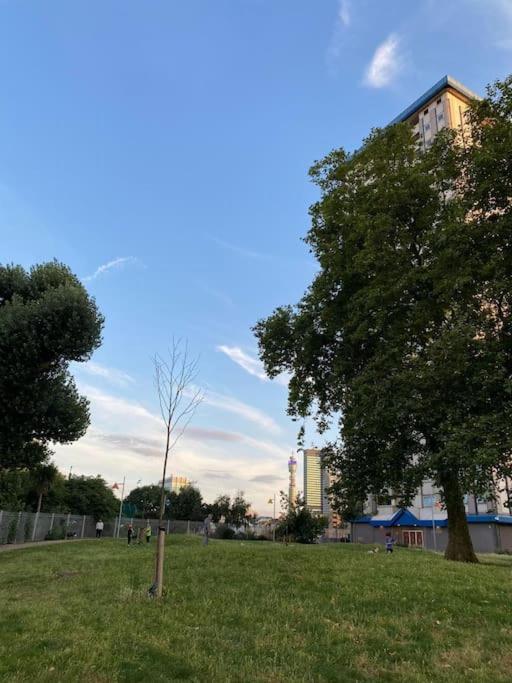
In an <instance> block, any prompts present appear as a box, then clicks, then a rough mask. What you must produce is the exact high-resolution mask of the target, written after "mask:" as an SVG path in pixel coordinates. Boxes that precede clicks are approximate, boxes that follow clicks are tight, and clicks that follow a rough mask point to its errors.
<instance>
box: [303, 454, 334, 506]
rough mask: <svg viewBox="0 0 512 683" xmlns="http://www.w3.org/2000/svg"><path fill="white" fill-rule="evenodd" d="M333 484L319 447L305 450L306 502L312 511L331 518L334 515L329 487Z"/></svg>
mask: <svg viewBox="0 0 512 683" xmlns="http://www.w3.org/2000/svg"><path fill="white" fill-rule="evenodd" d="M330 485H331V477H330V473H329V470H328V469H327V467H325V466H324V464H323V462H322V451H321V450H320V449H319V448H306V449H305V450H304V502H305V504H306V507H307V508H308V509H309V510H311V512H318V513H321V514H322V515H325V516H326V517H328V518H329V519H330V518H331V516H332V510H331V505H330V502H329V496H328V494H327V489H328V488H329V486H330Z"/></svg>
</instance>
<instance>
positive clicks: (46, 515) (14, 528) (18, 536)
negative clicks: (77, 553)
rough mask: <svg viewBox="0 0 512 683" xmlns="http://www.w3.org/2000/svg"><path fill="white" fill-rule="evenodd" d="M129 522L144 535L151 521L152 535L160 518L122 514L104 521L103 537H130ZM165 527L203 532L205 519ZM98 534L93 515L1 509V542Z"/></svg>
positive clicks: (171, 530) (174, 522)
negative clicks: (119, 517)
mask: <svg viewBox="0 0 512 683" xmlns="http://www.w3.org/2000/svg"><path fill="white" fill-rule="evenodd" d="M129 524H132V525H133V528H134V536H135V537H137V536H138V535H140V536H142V533H143V532H144V533H145V530H146V529H147V526H148V524H149V526H150V527H151V534H152V535H154V536H156V534H157V533H158V520H157V519H149V520H144V519H135V518H130V517H122V518H121V519H120V520H119V519H115V520H109V521H105V522H104V525H103V532H102V536H105V537H107V538H116V537H124V536H127V533H128V525H129ZM164 526H165V529H166V532H167V533H168V534H200V533H202V531H203V523H202V522H188V521H179V520H164ZM95 536H96V521H95V519H94V517H92V516H90V515H71V514H61V513H57V512H55V513H53V512H39V513H37V512H10V511H8V510H0V545H2V544H6V543H31V542H33V541H48V540H61V539H66V538H94V537H95Z"/></svg>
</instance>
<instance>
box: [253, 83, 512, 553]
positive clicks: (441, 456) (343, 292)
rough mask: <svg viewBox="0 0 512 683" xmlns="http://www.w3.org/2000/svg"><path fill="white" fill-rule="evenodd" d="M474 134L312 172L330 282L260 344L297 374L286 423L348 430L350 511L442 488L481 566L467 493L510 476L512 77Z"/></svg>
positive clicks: (400, 145) (485, 107) (343, 473)
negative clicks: (381, 498) (427, 487)
mask: <svg viewBox="0 0 512 683" xmlns="http://www.w3.org/2000/svg"><path fill="white" fill-rule="evenodd" d="M468 126H469V127H470V129H471V130H470V131H466V135H465V137H464V140H460V139H456V135H455V134H454V133H449V132H446V133H444V134H440V135H438V136H437V138H436V139H435V141H434V144H433V145H432V147H430V148H429V149H428V150H426V151H422V150H420V149H419V148H418V145H417V142H416V140H415V139H414V137H413V132H412V130H411V128H410V127H409V126H408V125H407V124H399V125H396V126H393V127H389V128H387V129H385V130H378V131H374V132H373V133H372V134H371V135H370V137H369V138H368V139H367V140H366V141H365V143H364V145H363V147H362V148H361V149H360V150H358V151H357V152H356V153H354V154H348V153H347V152H345V151H344V150H336V151H334V152H332V153H331V154H330V155H328V156H327V157H326V158H325V159H324V160H323V161H321V162H319V163H317V164H315V166H314V167H313V168H312V171H311V174H312V177H313V180H314V181H315V182H316V183H317V185H318V186H319V188H320V191H321V197H320V199H319V201H318V202H317V203H315V204H314V205H313V206H312V207H311V219H312V226H311V229H310V231H309V233H308V236H307V243H308V244H309V246H310V248H311V250H312V252H313V254H314V255H315V256H316V258H317V259H318V263H319V272H318V274H317V276H316V277H315V279H314V281H313V283H312V284H311V286H310V287H309V289H308V291H307V293H306V294H305V295H304V297H303V299H302V300H301V301H300V303H299V304H298V305H297V306H295V307H291V306H287V307H282V308H278V309H277V310H276V311H275V312H274V313H273V315H271V316H270V317H269V318H267V319H266V320H262V321H260V322H259V323H258V324H257V326H256V328H255V332H256V336H257V338H258V341H259V346H260V355H261V358H262V360H263V362H264V364H265V367H266V370H267V372H268V374H269V375H270V376H271V377H273V376H276V375H277V374H279V373H280V372H283V371H287V372H289V373H290V374H291V380H290V384H289V412H290V414H291V415H292V416H294V417H297V418H303V417H305V416H308V415H314V417H315V419H316V421H317V424H318V427H319V428H320V430H323V429H325V428H326V426H327V425H328V424H330V423H331V422H332V420H333V419H335V420H336V421H337V422H338V426H339V430H338V432H339V438H338V439H337V440H335V441H334V442H333V443H331V444H330V445H329V447H328V448H327V449H326V451H327V453H328V455H329V459H330V464H331V468H332V469H333V471H334V473H335V474H337V475H338V482H337V484H335V485H334V487H333V493H334V494H335V495H336V497H337V499H338V502H339V504H340V506H341V507H346V508H347V509H353V508H354V506H355V505H357V504H358V503H360V501H362V500H364V498H365V497H366V496H367V495H368V494H369V493H373V494H377V495H378V494H381V493H384V492H387V491H392V492H393V494H394V495H395V496H396V497H397V498H398V499H399V501H400V502H401V503H402V504H404V505H405V504H407V503H408V502H409V501H410V499H411V496H412V494H413V492H414V490H415V488H416V487H417V486H418V485H419V484H420V482H421V481H422V480H424V479H425V478H432V479H433V481H434V482H435V484H437V485H438V486H439V487H440V489H441V491H442V494H443V499H444V504H445V506H446V510H447V514H448V531H449V541H448V546H447V549H446V555H445V556H446V557H447V558H448V559H453V560H462V561H468V562H475V561H476V556H475V554H474V551H473V547H472V543H471V538H470V534H469V528H468V524H467V520H466V516H465V511H464V503H463V494H464V492H465V491H473V492H475V493H478V492H484V491H487V490H488V489H489V486H490V485H491V484H492V482H493V480H495V479H497V478H499V477H500V476H502V475H505V474H510V472H511V463H510V453H511V449H512V419H511V418H512V403H511V395H512V386H511V373H512V353H511V351H512V321H511V307H512V294H511V293H512V287H511V282H512V280H511V276H512V244H511V242H512V214H511V197H512V83H511V79H510V78H509V79H507V80H506V81H505V82H503V83H499V84H497V85H496V86H495V87H494V88H492V89H490V90H489V93H488V97H487V98H485V100H484V101H483V102H481V103H476V104H475V105H474V106H473V108H472V110H471V114H470V120H469V122H468ZM468 133H470V136H469V138H468V135H467V134H468ZM468 139H471V140H472V141H473V144H468Z"/></svg>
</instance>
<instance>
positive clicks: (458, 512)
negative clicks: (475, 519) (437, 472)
mask: <svg viewBox="0 0 512 683" xmlns="http://www.w3.org/2000/svg"><path fill="white" fill-rule="evenodd" d="M441 486H442V488H443V492H444V502H445V505H446V511H447V513H448V545H447V546H446V550H445V553H444V556H445V558H446V559H447V560H455V561H456V562H478V559H477V556H476V555H475V551H474V549H473V542H472V540H471V536H470V533H469V525H468V520H467V517H466V510H465V509H464V499H463V495H462V491H461V488H460V484H459V481H458V479H457V476H456V475H454V474H452V473H448V474H444V475H442V476H441Z"/></svg>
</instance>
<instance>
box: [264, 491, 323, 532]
mask: <svg viewBox="0 0 512 683" xmlns="http://www.w3.org/2000/svg"><path fill="white" fill-rule="evenodd" d="M327 525H328V520H327V519H326V518H325V517H321V516H318V515H313V514H312V513H311V511H310V510H308V508H307V507H306V506H305V504H304V500H303V499H302V498H297V501H296V503H295V505H293V506H289V507H288V512H287V514H286V516H285V517H282V518H281V519H280V520H279V523H278V525H277V526H276V537H277V538H291V539H292V540H294V541H296V542H297V543H315V542H316V541H317V539H318V537H319V536H321V535H322V533H323V532H324V531H325V529H326V527H327Z"/></svg>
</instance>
